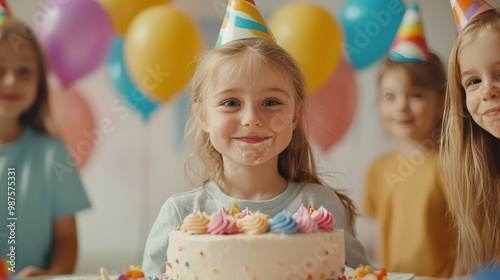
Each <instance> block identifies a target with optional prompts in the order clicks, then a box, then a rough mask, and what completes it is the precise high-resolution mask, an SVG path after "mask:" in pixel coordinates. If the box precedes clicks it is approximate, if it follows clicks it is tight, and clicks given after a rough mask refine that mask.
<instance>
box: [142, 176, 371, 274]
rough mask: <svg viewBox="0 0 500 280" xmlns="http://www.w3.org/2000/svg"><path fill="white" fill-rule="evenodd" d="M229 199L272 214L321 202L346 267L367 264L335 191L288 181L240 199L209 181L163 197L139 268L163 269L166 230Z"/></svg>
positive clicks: (154, 271)
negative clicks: (261, 195) (265, 196)
mask: <svg viewBox="0 0 500 280" xmlns="http://www.w3.org/2000/svg"><path fill="white" fill-rule="evenodd" d="M233 203H236V204H238V206H239V208H240V209H241V210H244V209H245V208H247V207H248V209H249V210H250V211H253V212H254V211H257V210H260V211H261V212H262V213H265V214H268V215H270V216H271V217H274V216H275V215H276V214H278V213H279V212H281V211H286V212H289V213H290V214H293V213H295V212H297V210H298V209H299V208H300V206H301V205H302V204H303V205H304V206H305V207H307V206H308V205H313V206H315V207H319V206H323V207H324V208H325V209H326V210H328V211H330V212H332V214H333V216H334V217H335V228H339V229H344V235H345V248H346V261H347V264H348V265H349V266H350V267H357V266H358V264H365V265H366V264H369V263H368V259H367V257H366V254H365V251H364V249H363V247H362V245H361V243H360V242H359V241H358V240H357V239H356V238H355V237H354V231H353V229H352V227H351V226H350V225H349V224H348V217H347V211H346V209H345V207H344V205H343V204H342V202H341V201H340V198H339V197H338V196H337V195H336V194H335V192H334V191H333V190H332V189H331V188H329V187H327V186H322V185H317V184H311V183H294V182H289V183H288V186H287V188H286V189H285V191H284V192H283V193H281V194H280V195H278V196H276V197H275V198H273V199H269V200H261V201H254V200H243V199H236V198H232V197H230V196H228V195H227V194H225V193H224V192H222V191H221V190H220V188H219V187H218V186H217V184H216V183H214V182H211V183H209V184H207V186H206V187H205V188H204V189H203V188H198V189H195V190H193V191H190V192H185V193H181V194H177V195H174V196H172V197H170V198H168V199H167V201H165V203H164V204H163V206H162V207H161V209H160V213H159V214H158V217H157V218H156V221H155V223H154V224H153V227H152V228H151V232H150V233H149V237H148V240H147V242H146V248H145V251H144V259H143V263H142V268H143V270H144V273H145V275H146V276H151V277H155V276H157V275H159V274H161V273H164V272H165V262H166V261H167V256H166V252H167V246H168V234H169V233H170V231H172V230H174V229H175V228H177V227H179V226H180V225H181V224H182V220H183V219H184V217H186V216H187V215H189V214H191V213H193V212H195V211H198V210H202V211H205V212H206V213H207V214H212V213H214V212H216V211H217V210H219V209H220V207H224V208H225V209H227V210H228V211H230V210H231V208H232V206H233Z"/></svg>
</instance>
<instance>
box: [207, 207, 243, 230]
mask: <svg viewBox="0 0 500 280" xmlns="http://www.w3.org/2000/svg"><path fill="white" fill-rule="evenodd" d="M207 233H209V234H236V233H238V227H237V226H236V220H235V219H234V218H233V217H231V216H230V215H228V214H227V213H226V211H225V210H224V208H223V207H221V208H220V209H219V211H217V213H216V214H214V216H213V217H212V220H210V222H209V223H208V225H207Z"/></svg>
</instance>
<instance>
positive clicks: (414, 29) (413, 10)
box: [389, 3, 430, 62]
mask: <svg viewBox="0 0 500 280" xmlns="http://www.w3.org/2000/svg"><path fill="white" fill-rule="evenodd" d="M389 58H390V59H391V60H394V61H401V62H425V61H428V60H429V59H430V53H429V49H428V48H427V43H426V41H425V36H424V28H423V25H422V20H421V19H420V9H419V7H418V5H417V3H414V4H413V5H412V6H411V7H409V8H408V9H407V10H406V12H405V15H404V16H403V20H402V21H401V25H400V26H399V29H398V33H397V34H396V38H395V39H394V42H393V43H392V46H391V50H390V52H389Z"/></svg>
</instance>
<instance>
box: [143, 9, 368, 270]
mask: <svg viewBox="0 0 500 280" xmlns="http://www.w3.org/2000/svg"><path fill="white" fill-rule="evenodd" d="M247 2H250V1H247ZM223 26H224V25H223ZM227 39H228V38H224V40H227ZM191 89H192V95H191V103H192V109H193V115H192V117H191V120H190V122H189V123H188V126H187V128H186V129H187V138H188V139H190V140H191V141H192V142H193V144H194V152H195V154H196V155H197V156H198V157H199V159H201V163H202V167H203V168H204V169H203V170H202V172H196V171H194V170H195V169H194V168H187V170H188V172H189V173H188V175H191V176H194V175H201V176H200V179H201V180H200V183H201V185H202V187H201V188H198V189H195V190H193V191H191V192H187V193H183V194H178V195H174V196H172V197H170V198H169V199H167V201H166V202H165V203H164V205H163V206H162V208H161V210H160V213H159V216H158V218H157V219H156V221H155V223H154V225H153V227H152V229H151V233H150V235H149V238H148V240H147V244H146V249H145V253H144V260H143V269H144V271H145V273H146V275H148V276H156V275H158V274H160V273H163V272H165V262H166V261H167V260H166V256H165V252H166V250H167V246H168V234H169V232H170V231H172V230H174V229H175V228H176V227H178V226H180V225H181V223H182V221H183V219H184V217H186V216H187V215H189V214H191V213H193V212H194V211H197V210H202V211H206V212H207V213H214V212H216V211H217V210H218V209H219V208H220V207H224V208H225V209H231V206H232V205H233V203H237V204H238V205H239V207H240V208H241V209H245V208H247V207H248V209H249V210H251V211H257V210H260V211H262V212H264V213H266V214H268V215H270V216H274V215H276V214H278V213H279V212H281V211H283V210H285V211H288V212H289V213H294V212H295V211H297V209H298V208H299V207H300V205H301V204H304V205H314V206H318V207H319V206H320V205H323V207H325V208H326V209H327V210H329V211H331V212H332V213H333V215H334V217H335V219H336V227H337V228H343V229H345V231H344V233H345V242H346V246H345V247H346V250H347V251H346V258H347V263H348V265H349V266H353V267H356V266H358V264H367V259H366V258H365V254H364V250H363V248H362V246H361V244H360V243H359V241H358V240H356V239H355V237H354V230H353V221H354V218H355V217H354V215H355V214H354V206H353V203H352V201H351V200H350V199H349V198H348V197H346V196H345V195H342V194H340V193H338V192H336V191H334V190H333V189H331V188H329V187H327V186H325V185H324V184H323V183H322V181H321V180H320V178H319V176H318V174H317V173H316V166H315V162H314V157H313V154H312V151H311V147H310V145H309V143H308V141H307V139H306V136H305V133H304V128H303V124H302V121H303V120H302V117H303V115H304V104H305V97H306V93H305V88H304V80H303V76H302V73H301V71H300V70H299V68H298V66H297V65H296V63H295V62H294V60H293V59H292V58H291V56H290V55H289V54H288V53H287V52H286V51H285V50H284V49H283V48H281V47H280V46H278V45H277V44H276V43H274V42H271V41H268V40H265V39H260V38H256V39H241V40H233V41H230V42H225V43H224V44H223V45H222V46H220V47H219V48H216V49H214V50H212V51H209V52H208V53H207V54H206V55H205V56H204V57H202V59H201V60H200V61H199V64H198V68H197V70H196V72H195V74H194V77H193V78H192V81H191ZM189 166H190V165H188V167H189ZM191 166H192V165H191ZM191 179H193V177H191ZM198 186H199V185H198Z"/></svg>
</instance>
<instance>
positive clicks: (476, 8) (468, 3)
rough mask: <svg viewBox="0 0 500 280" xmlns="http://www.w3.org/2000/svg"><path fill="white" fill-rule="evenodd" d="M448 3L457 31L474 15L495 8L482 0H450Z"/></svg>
mask: <svg viewBox="0 0 500 280" xmlns="http://www.w3.org/2000/svg"><path fill="white" fill-rule="evenodd" d="M450 3H451V8H452V9H453V17H454V18H455V23H456V24H457V31H458V32H459V33H460V31H462V29H463V28H464V27H465V26H466V25H467V23H468V22H469V21H470V20H471V19H473V18H474V17H475V16H477V15H479V14H482V13H484V12H486V11H489V10H494V9H495V8H493V6H491V5H490V4H488V2H486V1H484V0H450Z"/></svg>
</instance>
